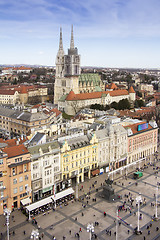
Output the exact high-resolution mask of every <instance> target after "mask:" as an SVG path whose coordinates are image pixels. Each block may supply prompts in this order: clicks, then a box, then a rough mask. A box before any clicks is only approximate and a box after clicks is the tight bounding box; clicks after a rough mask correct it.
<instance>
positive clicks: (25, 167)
mask: <svg viewBox="0 0 160 240" xmlns="http://www.w3.org/2000/svg"><path fill="white" fill-rule="evenodd" d="M26 171H27V164H24V172H26Z"/></svg>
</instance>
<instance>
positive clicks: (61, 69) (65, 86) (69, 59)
mask: <svg viewBox="0 0 160 240" xmlns="http://www.w3.org/2000/svg"><path fill="white" fill-rule="evenodd" d="M80 74H81V67H80V55H79V54H78V49H77V48H76V47H74V38H73V26H72V30H71V41H70V48H69V49H68V54H67V55H65V53H64V50H63V42H62V29H60V41H59V50H58V53H57V56H56V76H55V86H54V103H55V104H58V100H59V99H60V98H61V97H62V96H65V95H66V94H68V93H69V92H70V91H71V90H73V91H74V92H75V93H79V89H78V81H79V80H78V79H79V75H80Z"/></svg>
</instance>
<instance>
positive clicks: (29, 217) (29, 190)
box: [26, 186, 32, 221]
mask: <svg viewBox="0 0 160 240" xmlns="http://www.w3.org/2000/svg"><path fill="white" fill-rule="evenodd" d="M31 192H32V189H31V188H30V187H29V186H27V188H26V193H27V196H28V198H29V194H30V193H31ZM29 205H30V203H29ZM28 220H29V221H30V220H31V216H30V211H29V214H28Z"/></svg>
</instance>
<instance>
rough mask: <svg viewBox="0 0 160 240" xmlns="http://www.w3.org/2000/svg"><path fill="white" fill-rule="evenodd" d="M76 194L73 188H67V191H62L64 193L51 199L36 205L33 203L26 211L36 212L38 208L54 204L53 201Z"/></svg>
mask: <svg viewBox="0 0 160 240" xmlns="http://www.w3.org/2000/svg"><path fill="white" fill-rule="evenodd" d="M72 193H74V190H73V188H67V189H66V190H64V191H62V192H59V193H56V194H55V195H52V196H50V197H47V198H44V199H42V200H40V201H38V202H35V203H32V204H30V205H29V206H27V207H26V209H27V210H28V211H29V212H30V211H33V210H35V209H36V208H39V207H42V206H44V205H46V204H48V203H52V202H53V200H54V201H55V200H58V199H60V198H63V197H66V196H68V195H70V194H72Z"/></svg>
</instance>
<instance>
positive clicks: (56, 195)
mask: <svg viewBox="0 0 160 240" xmlns="http://www.w3.org/2000/svg"><path fill="white" fill-rule="evenodd" d="M72 193H74V190H73V188H67V189H66V190H64V191H62V192H59V193H56V194H55V196H54V195H53V196H52V199H54V200H58V199H60V198H63V197H66V196H68V195H70V194H72Z"/></svg>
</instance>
